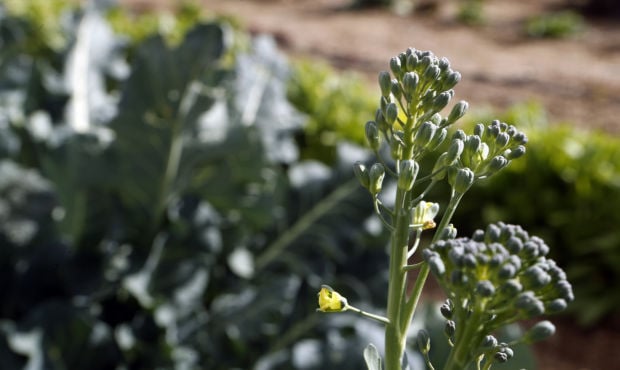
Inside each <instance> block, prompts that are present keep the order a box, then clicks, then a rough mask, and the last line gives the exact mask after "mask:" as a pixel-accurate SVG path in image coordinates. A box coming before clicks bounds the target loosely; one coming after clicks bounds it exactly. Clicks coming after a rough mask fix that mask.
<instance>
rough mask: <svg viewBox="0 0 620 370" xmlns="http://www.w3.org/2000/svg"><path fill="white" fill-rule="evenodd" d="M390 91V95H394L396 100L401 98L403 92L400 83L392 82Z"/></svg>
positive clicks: (394, 80) (395, 80)
mask: <svg viewBox="0 0 620 370" xmlns="http://www.w3.org/2000/svg"><path fill="white" fill-rule="evenodd" d="M390 90H391V91H392V95H394V97H395V98H396V99H397V100H398V99H400V98H401V97H402V96H403V90H402V89H401V87H400V83H399V82H398V80H397V79H393V80H392V86H391V87H390Z"/></svg>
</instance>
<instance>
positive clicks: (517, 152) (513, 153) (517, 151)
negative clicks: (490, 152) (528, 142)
mask: <svg viewBox="0 0 620 370" xmlns="http://www.w3.org/2000/svg"><path fill="white" fill-rule="evenodd" d="M524 154H525V146H523V145H519V146H517V147H516V148H514V149H511V150H510V151H509V152H508V153H507V155H506V158H508V159H517V158H519V157H522V156H523V155H524Z"/></svg>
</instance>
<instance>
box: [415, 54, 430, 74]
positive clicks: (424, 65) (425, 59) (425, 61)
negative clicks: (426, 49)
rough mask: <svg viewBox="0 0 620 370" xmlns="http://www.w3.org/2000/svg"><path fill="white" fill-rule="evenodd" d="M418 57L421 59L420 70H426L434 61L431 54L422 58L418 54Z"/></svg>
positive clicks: (418, 66)
mask: <svg viewBox="0 0 620 370" xmlns="http://www.w3.org/2000/svg"><path fill="white" fill-rule="evenodd" d="M418 58H419V60H420V62H419V63H418V65H417V68H418V71H426V70H427V69H428V67H429V66H430V65H431V63H432V61H433V60H432V59H431V56H430V55H424V56H422V58H420V56H419V55H418Z"/></svg>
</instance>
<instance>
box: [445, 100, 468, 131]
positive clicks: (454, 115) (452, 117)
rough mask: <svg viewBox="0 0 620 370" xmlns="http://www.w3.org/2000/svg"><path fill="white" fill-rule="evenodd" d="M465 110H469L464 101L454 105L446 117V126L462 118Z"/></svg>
mask: <svg viewBox="0 0 620 370" xmlns="http://www.w3.org/2000/svg"><path fill="white" fill-rule="evenodd" d="M467 108H469V104H468V103H467V102H466V101H464V100H461V101H460V102H458V103H456V104H455V105H454V106H453V107H452V110H451V111H450V114H449V115H448V121H447V122H448V124H449V125H451V124H453V123H454V122H456V121H457V120H459V119H460V118H461V117H463V116H464V115H465V112H467Z"/></svg>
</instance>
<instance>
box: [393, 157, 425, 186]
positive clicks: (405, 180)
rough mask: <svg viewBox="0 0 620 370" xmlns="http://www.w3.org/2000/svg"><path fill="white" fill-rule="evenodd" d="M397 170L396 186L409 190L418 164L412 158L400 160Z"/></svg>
mask: <svg viewBox="0 0 620 370" xmlns="http://www.w3.org/2000/svg"><path fill="white" fill-rule="evenodd" d="M398 168H399V170H398V184H397V186H398V188H399V189H402V190H405V191H409V190H411V188H412V187H413V183H414V182H415V179H416V177H417V176H418V171H419V170H420V166H419V165H418V163H417V162H416V161H414V160H412V159H406V160H402V161H400V163H399V167H398Z"/></svg>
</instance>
